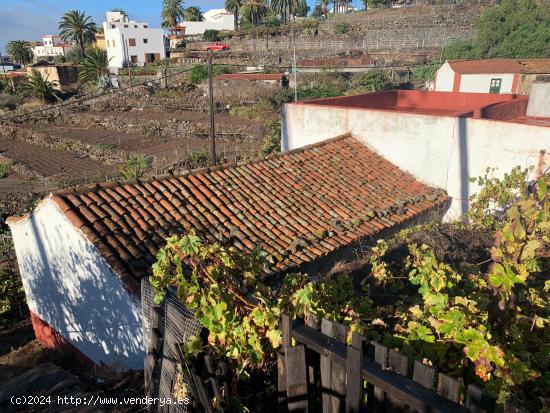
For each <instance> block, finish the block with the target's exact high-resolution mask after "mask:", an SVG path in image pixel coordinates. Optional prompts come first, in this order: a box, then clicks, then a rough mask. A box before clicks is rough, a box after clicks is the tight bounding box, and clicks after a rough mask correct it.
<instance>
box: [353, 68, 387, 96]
mask: <svg viewBox="0 0 550 413" xmlns="http://www.w3.org/2000/svg"><path fill="white" fill-rule="evenodd" d="M354 83H356V84H357V85H359V86H360V87H362V88H365V89H367V90H368V91H370V92H378V91H380V90H386V89H389V88H391V86H392V84H391V82H390V80H389V79H388V78H387V76H386V74H385V73H384V72H382V71H381V70H370V71H368V72H364V73H360V74H358V75H356V76H355V77H354Z"/></svg>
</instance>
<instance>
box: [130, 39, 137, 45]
mask: <svg viewBox="0 0 550 413" xmlns="http://www.w3.org/2000/svg"><path fill="white" fill-rule="evenodd" d="M135 45H136V39H128V46H135Z"/></svg>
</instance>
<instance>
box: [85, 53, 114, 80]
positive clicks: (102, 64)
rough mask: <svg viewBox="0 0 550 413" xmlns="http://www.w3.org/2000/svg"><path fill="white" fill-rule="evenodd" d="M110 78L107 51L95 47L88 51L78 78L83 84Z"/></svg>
mask: <svg viewBox="0 0 550 413" xmlns="http://www.w3.org/2000/svg"><path fill="white" fill-rule="evenodd" d="M108 76H109V59H107V51H105V50H102V49H99V48H97V47H94V48H92V49H90V50H89V51H88V54H87V55H86V58H85V59H84V61H83V62H82V66H81V67H80V70H79V74H78V77H79V79H80V81H81V82H82V83H93V82H98V81H99V80H100V79H103V78H105V77H108Z"/></svg>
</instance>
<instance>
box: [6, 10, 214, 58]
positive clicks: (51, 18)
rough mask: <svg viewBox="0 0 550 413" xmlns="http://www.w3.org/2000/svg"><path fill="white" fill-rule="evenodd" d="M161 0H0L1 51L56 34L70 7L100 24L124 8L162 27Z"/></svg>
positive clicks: (135, 18) (139, 18)
mask: <svg viewBox="0 0 550 413" xmlns="http://www.w3.org/2000/svg"><path fill="white" fill-rule="evenodd" d="M223 3H224V1H223V0H188V1H186V6H199V7H200V8H201V9H202V10H204V11H206V10H208V9H211V8H220V7H223ZM161 4H162V0H0V50H1V51H2V53H4V52H5V45H6V43H7V42H9V41H10V40H39V39H41V38H42V35H45V34H55V33H57V31H58V30H57V24H58V22H59V19H60V17H61V16H62V15H63V13H64V12H65V11H67V10H71V9H78V10H83V11H85V12H86V14H88V15H91V16H92V17H93V18H94V21H95V22H96V23H97V24H98V25H101V23H102V22H103V20H105V17H104V13H105V12H106V11H107V10H110V9H113V8H115V7H120V8H123V9H124V10H125V11H126V13H128V14H129V15H130V18H132V19H134V20H143V21H148V22H149V23H150V24H151V25H153V26H156V27H159V26H160V10H161Z"/></svg>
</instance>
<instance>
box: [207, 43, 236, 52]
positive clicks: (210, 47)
mask: <svg viewBox="0 0 550 413" xmlns="http://www.w3.org/2000/svg"><path fill="white" fill-rule="evenodd" d="M202 50H206V51H207V52H217V51H220V50H229V45H228V44H227V43H220V42H214V43H210V44H207V45H206V46H204V47H203V48H202Z"/></svg>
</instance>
